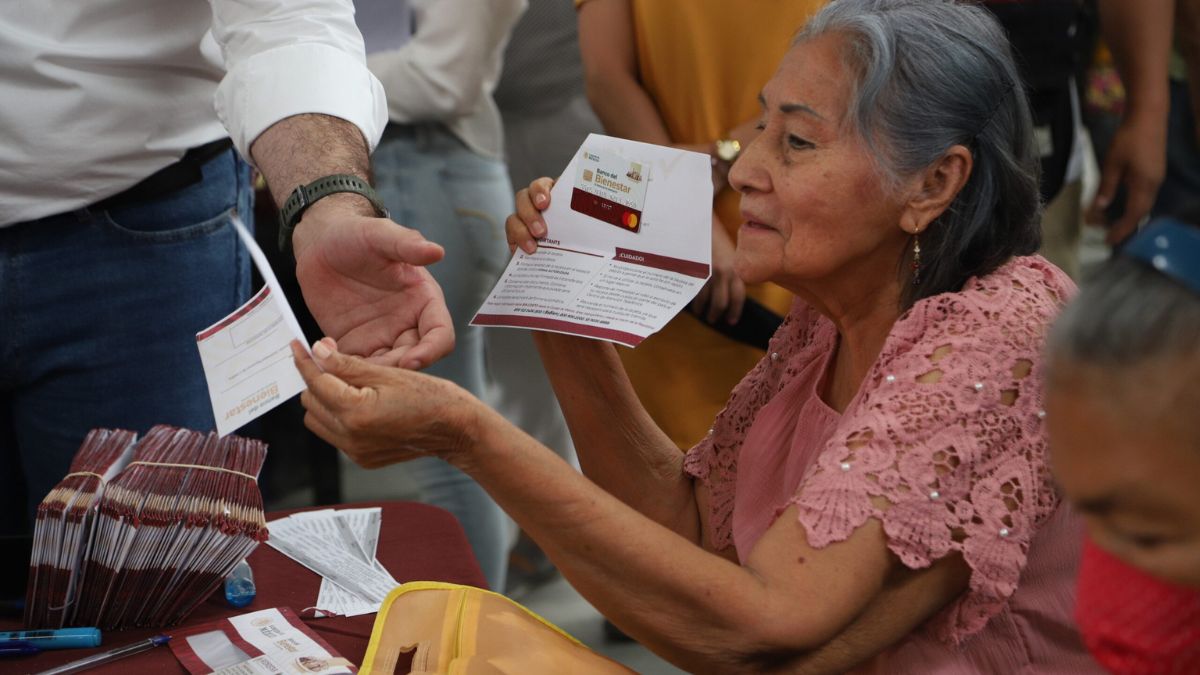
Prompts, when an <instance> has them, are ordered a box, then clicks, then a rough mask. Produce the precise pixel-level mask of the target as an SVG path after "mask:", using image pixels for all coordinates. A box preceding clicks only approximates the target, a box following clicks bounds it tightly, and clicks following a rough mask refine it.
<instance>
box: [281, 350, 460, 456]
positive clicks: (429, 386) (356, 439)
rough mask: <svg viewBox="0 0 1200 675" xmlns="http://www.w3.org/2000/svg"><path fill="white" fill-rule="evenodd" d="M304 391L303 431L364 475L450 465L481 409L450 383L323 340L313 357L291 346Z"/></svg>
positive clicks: (301, 398)
mask: <svg viewBox="0 0 1200 675" xmlns="http://www.w3.org/2000/svg"><path fill="white" fill-rule="evenodd" d="M292 355H293V357H294V358H295V360H296V368H298V369H299V370H300V375H301V376H302V377H303V378H304V382H305V384H307V385H308V389H307V390H306V391H305V392H304V393H302V394H301V395H300V402H301V403H302V404H303V405H304V408H305V409H306V410H307V411H308V413H307V414H306V415H305V416H304V425H305V426H306V427H308V428H309V429H311V430H312V432H313V433H315V434H316V435H318V436H320V437H321V438H323V439H325V440H326V441H328V442H329V443H331V444H333V445H334V446H335V447H337V448H339V449H340V450H341V451H342V452H344V453H346V455H347V456H348V457H350V459H352V460H354V461H355V463H357V464H359V465H360V466H363V467H366V468H368V469H372V468H376V467H380V466H386V465H388V464H394V463H396V462H403V461H406V460H410V459H414V458H416V457H421V456H425V455H437V456H438V457H441V458H442V459H445V460H447V461H451V460H452V459H454V458H460V457H462V456H464V455H466V453H468V452H469V451H470V450H471V448H472V447H473V445H474V443H475V440H476V439H477V438H478V436H477V432H478V429H479V424H480V422H479V419H480V415H479V412H480V410H481V409H482V408H483V404H482V403H480V402H479V401H478V400H476V399H475V398H474V397H473V396H471V395H470V394H468V393H467V392H466V391H464V390H463V389H461V388H459V387H458V386H457V385H455V384H454V383H452V382H449V381H447V380H442V379H439V378H436V377H432V376H430V375H425V374H422V373H416V372H412V371H408V370H401V369H399V368H387V367H383V366H378V365H375V364H372V363H368V362H367V361H365V360H363V359H361V358H358V357H354V356H348V355H346V354H342V353H341V352H339V351H338V350H337V343H336V342H334V341H333V340H332V339H331V338H324V339H322V340H321V341H319V342H317V343H316V344H314V345H313V353H312V356H309V354H308V352H306V351H305V350H304V348H303V347H302V346H301V345H300V343H299V342H294V341H293V342H292Z"/></svg>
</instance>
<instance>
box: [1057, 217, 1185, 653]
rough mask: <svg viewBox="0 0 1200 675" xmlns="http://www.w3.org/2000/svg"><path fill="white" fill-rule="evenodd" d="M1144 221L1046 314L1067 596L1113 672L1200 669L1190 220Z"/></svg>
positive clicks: (1095, 649) (1092, 643)
mask: <svg viewBox="0 0 1200 675" xmlns="http://www.w3.org/2000/svg"><path fill="white" fill-rule="evenodd" d="M1189 220H1190V221H1191V222H1188V223H1185V222H1183V221H1180V220H1174V219H1171V218H1159V219H1156V220H1155V221H1152V222H1151V224H1150V225H1149V226H1147V227H1146V229H1145V230H1144V231H1142V232H1140V233H1139V234H1137V235H1135V236H1134V237H1133V238H1132V239H1131V240H1129V241H1128V242H1127V243H1126V244H1125V246H1124V247H1123V248H1122V249H1121V250H1120V252H1119V253H1118V255H1117V257H1115V258H1113V259H1112V260H1111V261H1109V262H1108V263H1106V265H1105V266H1104V267H1103V268H1102V269H1101V270H1100V271H1099V273H1098V274H1096V275H1095V276H1094V277H1093V278H1092V279H1091V280H1090V282H1089V283H1088V284H1087V285H1085V286H1084V288H1083V290H1082V291H1081V292H1080V294H1079V296H1078V297H1077V298H1076V299H1075V300H1074V301H1073V302H1072V303H1071V304H1070V305H1069V306H1068V307H1067V309H1066V310H1065V311H1064V312H1063V315H1062V316H1061V317H1060V318H1059V320H1058V321H1057V322H1056V324H1055V327H1054V330H1053V332H1052V334H1051V338H1050V342H1049V358H1050V366H1049V376H1048V383H1047V394H1046V412H1047V427H1048V430H1049V433H1050V447H1051V456H1052V461H1053V468H1054V473H1055V476H1056V477H1057V479H1058V482H1059V484H1060V485H1061V486H1062V488H1063V490H1064V491H1065V492H1066V495H1067V497H1068V498H1069V499H1070V500H1071V501H1072V502H1073V503H1074V504H1075V507H1076V508H1077V510H1078V511H1079V512H1080V513H1081V514H1082V515H1083V517H1084V519H1085V521H1086V523H1087V541H1086V543H1085V546H1084V554H1083V562H1082V567H1081V570H1080V578H1079V591H1078V599H1077V607H1078V608H1077V618H1078V621H1079V627H1080V630H1081V631H1082V633H1083V637H1084V641H1085V642H1086V643H1087V645H1088V647H1089V648H1090V649H1091V651H1092V653H1093V655H1094V656H1095V657H1096V659H1097V660H1098V661H1099V662H1100V663H1101V664H1102V665H1104V666H1105V667H1106V668H1108V669H1109V670H1110V671H1111V672H1114V673H1120V674H1123V675H1125V674H1128V675H1143V674H1144V675H1151V674H1159V673H1196V672H1200V489H1198V486H1200V418H1198V417H1197V415H1196V411H1197V410H1200V387H1197V386H1196V382H1197V381H1200V228H1197V227H1196V225H1195V223H1196V222H1197V221H1196V219H1195V215H1193V216H1192V217H1191V218H1190V219H1189Z"/></svg>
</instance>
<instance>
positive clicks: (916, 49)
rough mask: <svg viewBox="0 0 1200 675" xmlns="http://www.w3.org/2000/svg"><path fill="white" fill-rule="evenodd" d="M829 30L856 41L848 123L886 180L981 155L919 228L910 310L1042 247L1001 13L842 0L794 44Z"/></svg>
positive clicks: (945, 4)
mask: <svg viewBox="0 0 1200 675" xmlns="http://www.w3.org/2000/svg"><path fill="white" fill-rule="evenodd" d="M829 33H837V34H842V35H845V36H847V37H848V38H849V45H848V47H847V49H846V54H845V55H844V56H845V58H846V60H847V64H848V65H849V66H850V68H851V70H852V71H853V72H855V73H856V74H857V77H858V81H857V82H856V83H855V91H854V95H853V98H852V103H851V107H850V111H849V112H848V117H849V119H848V120H847V121H848V122H850V123H852V124H853V125H854V127H855V129H856V131H857V132H858V133H859V135H860V136H861V137H862V138H863V139H864V141H865V142H866V146H867V148H868V150H869V151H870V152H871V153H872V154H873V156H874V159H875V162H876V166H877V167H878V168H879V172H880V176H881V178H882V179H883V180H884V181H885V182H886V183H887V184H889V185H891V186H895V185H897V184H898V183H899V181H900V180H901V179H903V178H905V177H909V176H912V175H915V174H916V173H918V172H920V171H922V170H924V169H926V168H927V167H929V166H930V165H932V164H933V163H934V162H935V161H937V160H938V159H939V158H941V157H942V156H943V155H944V154H945V152H946V151H947V150H949V149H950V148H951V147H952V146H954V145H964V146H967V147H968V148H969V149H970V150H971V152H972V155H973V158H974V168H973V169H972V171H971V176H970V177H969V179H968V181H967V183H966V185H965V186H964V187H963V189H962V191H961V192H960V193H959V195H958V197H957V198H956V199H955V200H954V202H953V203H952V204H951V205H950V207H949V208H948V209H947V210H946V212H944V213H943V214H942V215H941V216H940V217H939V218H938V219H937V221H935V223H932V224H931V226H930V227H929V228H928V229H927V230H926V231H925V232H924V233H922V234H921V249H922V253H923V255H922V272H921V277H922V281H921V283H920V285H917V286H913V285H912V284H905V288H906V289H907V290H906V291H905V295H904V297H903V298H902V304H903V307H904V308H905V309H907V308H908V307H911V306H912V305H913V303H915V302H916V301H918V300H920V299H922V298H926V297H930V296H933V295H937V294H940V293H945V292H953V291H958V290H960V289H961V288H962V287H963V285H964V284H965V283H966V281H967V280H968V279H970V278H971V277H973V276H981V275H984V274H988V273H990V272H992V271H993V270H995V269H996V268H997V267H999V266H1000V265H1002V264H1003V263H1004V262H1005V261H1007V260H1008V259H1009V258H1011V257H1013V256H1014V255H1028V254H1031V253H1033V252H1035V251H1036V250H1037V248H1038V246H1039V245H1040V243H1041V228H1040V219H1041V201H1040V195H1039V192H1038V171H1039V164H1038V160H1037V157H1036V155H1035V153H1034V145H1033V123H1032V120H1031V116H1030V112H1029V103H1028V101H1027V99H1026V95H1025V88H1024V86H1023V85H1022V84H1021V78H1020V74H1019V72H1018V70H1017V66H1016V64H1015V63H1014V61H1013V57H1012V52H1011V49H1010V48H1009V44H1008V39H1007V37H1006V36H1005V33H1004V29H1003V28H1002V27H1001V26H1000V24H999V23H998V22H997V20H996V19H995V17H993V16H992V15H991V13H989V12H988V11H987V10H985V9H982V8H980V7H976V6H972V5H964V4H958V3H955V2H952V1H951V0H834V1H833V2H831V3H829V4H828V5H826V7H825V8H824V9H822V10H821V11H820V12H818V13H817V14H816V16H814V17H813V18H812V20H810V21H809V23H808V24H807V25H806V26H805V27H804V28H803V29H802V30H801V32H800V33H799V35H797V37H796V42H797V43H800V42H804V41H806V40H811V39H813V38H816V37H818V36H821V35H826V34H829ZM907 258H908V254H907V253H906V255H905V259H902V260H900V261H899V263H898V264H899V265H900V266H901V267H900V269H904V268H905V263H906V262H907Z"/></svg>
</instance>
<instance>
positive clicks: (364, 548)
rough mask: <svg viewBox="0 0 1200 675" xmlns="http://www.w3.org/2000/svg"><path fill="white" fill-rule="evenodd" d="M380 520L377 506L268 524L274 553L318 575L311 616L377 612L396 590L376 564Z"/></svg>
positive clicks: (297, 516) (314, 513) (308, 514)
mask: <svg viewBox="0 0 1200 675" xmlns="http://www.w3.org/2000/svg"><path fill="white" fill-rule="evenodd" d="M381 517H382V510H381V509H380V508H379V507H373V508H365V509H336V510H335V509H322V510H320V511H306V512H301V513H294V514H292V515H290V516H287V517H285V518H279V519H278V520H273V521H271V522H269V523H267V528H268V529H269V530H270V532H271V538H270V540H269V541H268V543H269V544H270V545H271V546H272V547H273V548H275V549H277V550H278V551H279V552H281V553H283V554H284V555H286V556H287V557H289V558H291V559H292V560H295V561H296V562H298V563H300V564H301V565H303V566H305V567H307V568H308V569H310V570H312V571H313V572H316V573H317V574H318V575H320V576H321V589H320V591H319V592H318V594H317V598H316V602H315V605H314V606H313V607H312V608H311V609H312V610H313V611H312V612H311V614H312V615H313V616H329V615H336V616H359V615H361V614H370V613H373V612H376V611H378V610H379V605H380V603H381V602H382V601H383V599H384V598H385V597H386V596H387V594H388V593H390V592H391V590H392V589H393V588H395V587H396V586H397V585H398V584H397V582H396V580H395V579H394V578H392V575H391V574H389V573H388V571H387V570H386V569H385V568H384V567H383V565H382V564H381V563H380V562H379V561H378V560H376V559H375V549H376V547H377V545H378V543H379V527H380V524H381ZM305 609H306V610H307V609H310V608H305ZM308 615H309V613H306V614H305V616H308Z"/></svg>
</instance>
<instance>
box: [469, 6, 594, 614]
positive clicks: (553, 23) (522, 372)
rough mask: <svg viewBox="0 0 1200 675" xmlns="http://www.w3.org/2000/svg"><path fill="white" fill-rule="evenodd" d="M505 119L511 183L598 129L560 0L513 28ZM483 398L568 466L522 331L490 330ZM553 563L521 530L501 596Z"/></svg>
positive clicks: (552, 401)
mask: <svg viewBox="0 0 1200 675" xmlns="http://www.w3.org/2000/svg"><path fill="white" fill-rule="evenodd" d="M493 97H494V98H495V100H496V104H497V105H498V106H499V107H500V116H501V118H502V119H503V121H504V150H505V159H506V162H507V164H508V175H509V177H510V178H511V179H512V184H513V185H522V186H524V185H529V184H530V183H532V182H533V180H534V179H535V178H540V177H542V176H556V175H558V174H559V172H561V171H562V170H563V168H564V167H566V166H567V163H568V162H570V161H571V158H572V156H574V154H575V151H576V150H578V149H579V146H580V145H582V144H583V140H584V139H585V138H587V135H588V134H589V133H593V132H596V133H603V131H604V128H603V127H602V126H601V124H600V120H599V119H597V118H596V113H594V112H592V107H591V105H590V104H589V103H588V100H587V94H586V93H585V91H584V84H583V62H582V60H581V59H580V56H579V29H578V24H577V22H576V19H575V9H574V7H573V6H572V5H571V3H570V2H567V1H566V0H530V1H529V7H528V9H526V10H525V13H524V14H523V15H522V16H521V18H520V20H519V21H517V25H516V26H515V27H514V28H513V30H512V38H511V39H510V40H509V41H508V47H507V48H506V49H505V51H504V68H503V70H502V71H501V73H500V81H499V83H498V84H497V85H496V91H495V92H494V94H493ZM484 341H485V343H486V344H487V349H486V352H487V357H488V375H489V386H488V395H487V396H486V397H485V400H486V401H487V402H488V404H489V405H491V406H492V407H493V408H495V409H496V410H497V411H498V412H499V413H500V414H502V415H504V416H505V417H506V418H507V419H508V420H509V421H510V422H512V423H513V424H515V425H517V426H518V427H520V428H521V429H523V430H524V431H525V432H526V433H528V434H529V435H530V436H533V437H534V438H536V439H537V440H538V441H539V442H541V443H542V445H545V446H546V447H548V448H551V449H552V450H554V451H555V452H557V453H558V454H559V456H560V457H562V458H563V459H565V460H567V461H568V462H569V463H571V464H577V462H576V460H575V446H574V445H573V443H572V441H571V434H570V432H569V431H568V430H567V423H566V421H565V420H564V419H563V416H562V410H561V409H560V408H559V406H558V399H556V398H555V397H554V390H553V389H551V387H550V380H549V379H547V377H546V371H545V368H544V367H543V366H542V360H541V359H540V358H539V357H538V355H537V350H536V349H535V348H534V345H533V338H532V337H531V336H530V333H529V331H526V330H517V329H511V328H489V329H487V330H486V331H485V332H484ZM553 576H554V566H553V565H552V564H551V563H550V560H549V559H548V558H546V556H545V554H544V553H542V551H541V550H540V549H539V548H538V547H537V544H535V543H534V542H533V540H532V539H530V538H529V537H528V536H526V535H525V534H524V533H522V534H521V535H520V536H519V537H518V539H517V541H516V544H515V546H514V547H513V551H512V555H511V556H510V558H509V570H508V577H509V578H508V584H507V586H508V588H507V592H509V593H516V594H518V595H521V594H524V593H525V592H528V591H530V590H532V589H533V588H534V587H536V586H538V585H540V584H541V583H544V582H546V581H549V580H550V579H551V578H553Z"/></svg>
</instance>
